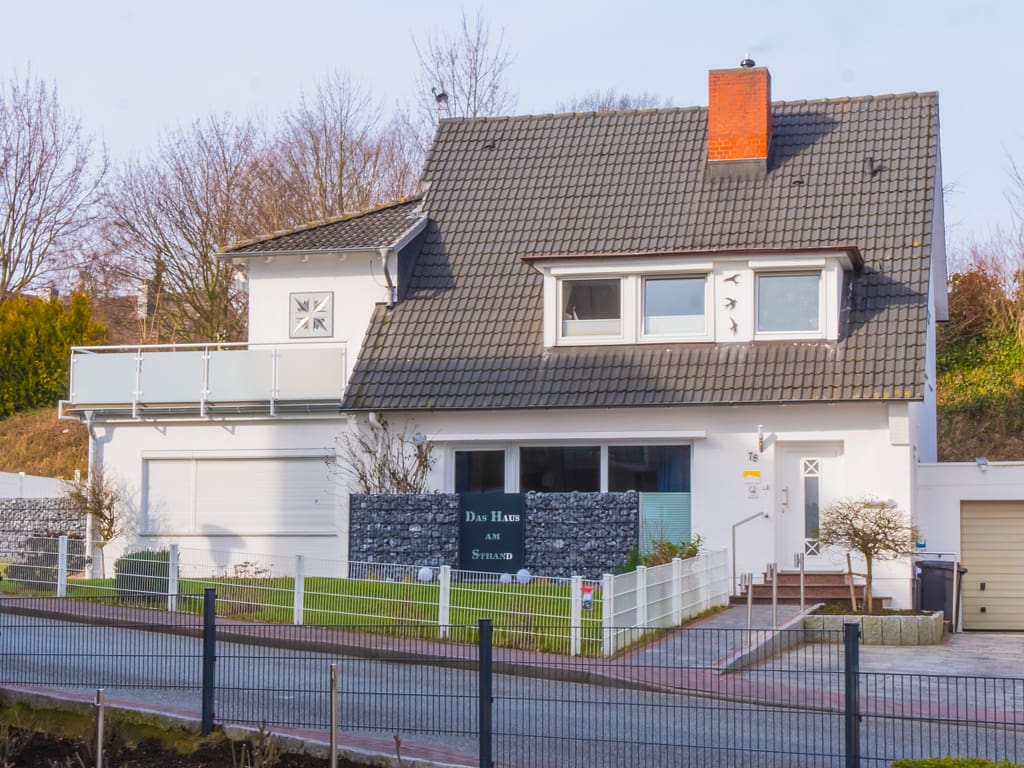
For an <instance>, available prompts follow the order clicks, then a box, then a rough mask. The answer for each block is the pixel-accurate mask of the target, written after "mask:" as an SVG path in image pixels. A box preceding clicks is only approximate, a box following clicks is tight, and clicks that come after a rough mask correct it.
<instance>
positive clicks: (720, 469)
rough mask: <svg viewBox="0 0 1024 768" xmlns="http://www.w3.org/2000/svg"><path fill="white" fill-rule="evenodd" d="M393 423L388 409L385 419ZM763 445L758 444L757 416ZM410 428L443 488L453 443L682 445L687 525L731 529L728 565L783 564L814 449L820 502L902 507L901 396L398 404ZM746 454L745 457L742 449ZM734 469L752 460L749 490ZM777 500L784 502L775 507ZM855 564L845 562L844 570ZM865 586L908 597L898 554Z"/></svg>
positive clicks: (510, 468) (905, 440)
mask: <svg viewBox="0 0 1024 768" xmlns="http://www.w3.org/2000/svg"><path fill="white" fill-rule="evenodd" d="M392 421H393V422H398V421H399V420H398V419H394V418H393V419H392ZM759 425H761V426H762V427H763V432H764V436H765V440H764V451H763V452H762V453H759V452H758V426H759ZM406 426H407V428H408V429H409V431H410V432H412V431H414V430H418V431H422V432H423V433H424V434H425V435H426V436H427V437H429V438H430V439H431V440H432V441H434V442H435V444H436V446H437V447H436V452H437V454H436V455H437V457H438V462H437V465H436V466H435V468H434V471H433V473H432V477H431V483H432V485H433V486H434V487H435V488H436V489H438V490H452V489H453V482H454V452H455V450H457V449H462V450H465V449H467V448H474V447H478V448H498V447H504V448H512V447H517V446H521V445H559V444H566V445H568V444H575V445H608V444H653V443H661V444H673V443H688V444H691V445H692V490H691V492H692V507H693V522H692V530H693V532H694V533H699V534H700V535H701V536H702V537H703V538H704V540H705V541H706V542H707V543H708V544H709V545H713V546H730V544H731V538H732V531H733V527H732V526H733V524H734V523H737V522H739V521H740V520H742V519H744V518H746V517H749V516H751V515H757V514H763V515H766V517H759V518H757V519H755V520H753V521H751V522H749V523H746V524H744V525H743V526H741V527H739V528H738V529H737V546H736V569H737V572H738V573H743V572H747V571H749V572H753V573H755V574H760V573H761V572H762V571H763V570H764V567H765V565H766V564H767V563H768V562H777V563H778V564H779V566H780V567H781V568H785V569H789V568H791V567H792V563H793V555H794V554H796V553H797V552H799V551H801V548H802V546H803V517H802V511H803V510H802V506H801V504H800V503H799V500H798V499H799V494H800V492H801V490H800V483H801V478H800V461H801V459H802V458H804V457H816V458H821V459H822V462H821V472H822V476H821V481H820V482H821V506H822V507H824V506H825V505H827V504H828V503H829V502H830V501H833V500H836V499H838V498H841V497H845V496H861V495H864V494H869V493H870V494H874V495H876V496H879V497H881V498H886V499H889V498H891V499H893V500H895V501H896V502H897V504H899V505H900V507H901V508H903V509H905V510H909V509H910V503H911V496H912V487H911V477H912V467H911V464H912V461H913V458H912V449H911V445H910V433H909V419H908V414H907V406H906V405H893V406H889V405H886V404H885V403H859V404H821V405H818V404H815V405H788V406H753V405H749V406H714V407H686V408H651V409H648V408H632V409H608V410H593V409H578V410H559V411H508V412H465V413H456V412H447V413H431V414H415V415H410V416H409V419H408V421H407V423H406ZM515 454H516V452H515V451H511V450H510V451H508V452H507V463H506V478H507V486H508V489H509V490H515V485H516V482H517V479H516V478H517V475H516V471H517V470H516V467H515V461H516V459H515ZM755 456H756V461H755V460H754V457H755ZM745 471H759V472H760V473H761V475H760V478H761V484H760V486H758V487H757V488H756V490H754V491H751V489H750V485H751V483H750V482H748V481H749V480H750V477H749V476H748V477H746V478H745V477H744V472H745ZM787 502H788V506H787ZM808 567H815V568H821V569H837V568H845V557H844V553H826V554H825V555H824V556H822V557H820V558H809V559H808ZM858 568H859V566H857V565H856V564H855V569H858ZM876 580H877V586H876V593H877V594H886V595H890V596H892V597H893V599H894V602H895V604H897V605H909V603H910V600H911V592H910V569H909V567H908V565H907V564H906V563H892V564H886V563H882V564H879V566H878V568H877V569H876Z"/></svg>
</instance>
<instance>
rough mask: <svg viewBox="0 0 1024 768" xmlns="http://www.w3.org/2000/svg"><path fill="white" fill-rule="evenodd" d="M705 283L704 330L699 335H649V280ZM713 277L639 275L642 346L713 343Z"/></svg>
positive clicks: (700, 273) (696, 273) (648, 273)
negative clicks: (646, 285) (646, 327)
mask: <svg viewBox="0 0 1024 768" xmlns="http://www.w3.org/2000/svg"><path fill="white" fill-rule="evenodd" d="M696 279H702V280H703V281H704V315H703V318H704V330H703V331H701V332H699V333H647V332H645V331H644V321H645V320H646V318H647V306H646V304H645V302H644V283H646V282H647V281H648V280H696ZM712 283H713V281H712V280H711V275H710V274H709V273H708V272H678V273H675V274H665V275H661V274H651V273H650V272H644V273H642V274H639V275H637V291H638V293H637V299H636V302H637V308H638V310H639V314H638V317H637V332H638V333H637V335H638V337H639V338H638V340H639V343H641V344H644V343H646V344H658V343H665V342H673V341H711V339H712V331H713V328H714V309H715V308H714V305H713V304H712V296H713V293H712V290H711V288H712Z"/></svg>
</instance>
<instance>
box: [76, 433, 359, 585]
mask: <svg viewBox="0 0 1024 768" xmlns="http://www.w3.org/2000/svg"><path fill="white" fill-rule="evenodd" d="M347 425H348V421H347V419H346V418H344V417H342V416H335V417H316V418H304V419H301V418H289V419H262V420H233V421H199V420H196V421H192V422H189V421H159V422H156V421H154V422H143V421H139V422H128V421H125V422H97V423H96V425H95V433H96V437H95V439H94V441H93V448H94V451H95V457H96V460H97V462H99V463H101V465H102V467H103V469H104V471H105V472H106V473H108V475H109V476H110V477H112V478H115V479H117V480H119V481H120V482H122V483H123V484H124V487H125V489H126V491H127V494H128V512H129V514H130V516H131V519H132V520H134V521H135V523H134V525H133V526H132V529H131V530H130V531H129V532H128V534H127V535H126V536H124V537H123V538H122V539H120V540H119V541H117V542H114V543H113V544H111V545H110V547H109V548H108V557H110V558H111V559H110V562H113V558H116V557H117V556H118V554H119V553H120V552H122V551H125V550H128V549H132V548H152V547H161V546H165V545H167V544H169V543H176V544H178V545H179V546H180V547H181V548H182V550H183V559H184V551H185V550H188V551H189V556H190V557H193V558H198V559H200V560H201V559H203V558H206V559H207V560H209V562H210V563H211V567H213V566H215V567H216V568H217V569H218V570H224V569H227V570H228V571H229V572H230V569H231V567H232V566H233V565H235V564H237V563H239V562H242V561H244V560H248V559H252V558H251V557H249V556H250V555H266V556H270V557H272V558H276V561H275V562H276V565H277V566H279V567H280V569H283V570H284V571H288V570H290V564H291V563H292V562H293V560H292V558H293V556H294V555H295V554H299V553H301V554H304V555H306V556H307V557H308V558H322V559H329V560H344V559H346V558H347V553H348V494H347V491H346V490H345V488H344V485H345V483H344V480H343V478H342V477H341V476H340V475H339V474H338V469H337V466H336V464H334V463H333V459H334V456H335V449H336V447H337V442H336V440H337V437H338V435H339V434H340V433H341V432H343V431H344V430H345V429H347Z"/></svg>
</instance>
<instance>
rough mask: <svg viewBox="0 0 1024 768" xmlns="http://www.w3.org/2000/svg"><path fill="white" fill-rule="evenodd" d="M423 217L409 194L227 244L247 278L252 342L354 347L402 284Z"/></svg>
mask: <svg viewBox="0 0 1024 768" xmlns="http://www.w3.org/2000/svg"><path fill="white" fill-rule="evenodd" d="M426 224H427V219H426V216H425V215H424V214H423V212H422V209H421V204H420V200H419V198H411V199H408V200H402V201H399V202H397V203H390V204H387V205H384V206H381V207H379V208H376V209H374V210H372V211H368V212H365V213H359V214H350V215H345V216H339V217H337V218H335V219H331V220H329V221H326V222H317V223H315V224H310V225H305V226H302V227H297V228H295V229H291V230H288V231H285V232H279V233H275V234H273V235H270V236H267V237H264V238H260V239H258V240H253V241H250V242H247V243H240V244H238V245H235V246H232V247H231V248H229V249H227V250H226V251H225V252H224V253H223V255H222V258H224V259H229V260H230V261H231V262H232V263H233V264H235V265H236V266H239V267H242V268H244V270H245V273H246V275H247V278H248V288H249V341H250V342H253V343H257V342H258V343H275V344H281V343H304V342H331V341H344V342H347V343H349V344H351V345H353V346H354V347H355V348H356V349H358V348H359V345H360V344H361V343H362V339H363V335H364V334H365V332H366V327H367V325H368V324H369V322H370V317H371V315H372V314H373V311H374V308H375V307H376V305H377V304H386V305H387V306H391V305H393V304H394V303H395V302H396V301H398V300H399V298H400V295H401V292H402V291H403V290H405V287H406V286H405V284H404V281H407V280H408V274H409V272H410V262H411V260H412V259H413V258H414V257H415V252H416V250H417V249H416V247H415V246H414V243H415V242H416V241H417V238H419V236H420V235H421V234H422V232H423V230H424V228H425V227H426ZM352 363H353V364H354V356H353V360H352Z"/></svg>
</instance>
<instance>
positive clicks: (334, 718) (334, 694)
mask: <svg viewBox="0 0 1024 768" xmlns="http://www.w3.org/2000/svg"><path fill="white" fill-rule="evenodd" d="M330 689H331V694H330V695H331V737H330V742H331V768H338V665H337V664H336V663H335V664H331V684H330Z"/></svg>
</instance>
